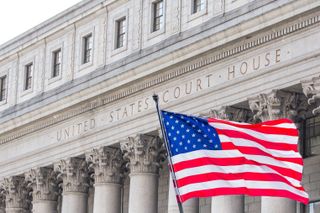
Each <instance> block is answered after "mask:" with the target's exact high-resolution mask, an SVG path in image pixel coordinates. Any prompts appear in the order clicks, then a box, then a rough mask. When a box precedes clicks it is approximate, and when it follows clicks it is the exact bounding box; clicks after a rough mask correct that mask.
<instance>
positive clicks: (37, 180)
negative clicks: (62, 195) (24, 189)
mask: <svg viewBox="0 0 320 213" xmlns="http://www.w3.org/2000/svg"><path fill="white" fill-rule="evenodd" d="M25 180H26V182H28V183H29V184H28V185H29V187H30V188H31V189H32V198H33V199H32V212H33V213H43V212H45V213H57V199H58V186H57V181H56V178H55V174H54V172H53V169H51V168H37V169H32V170H31V171H30V172H27V173H26V174H25Z"/></svg>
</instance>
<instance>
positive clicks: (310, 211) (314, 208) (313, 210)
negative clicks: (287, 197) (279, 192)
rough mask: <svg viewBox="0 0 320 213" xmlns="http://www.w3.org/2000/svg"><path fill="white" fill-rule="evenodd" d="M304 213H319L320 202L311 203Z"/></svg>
mask: <svg viewBox="0 0 320 213" xmlns="http://www.w3.org/2000/svg"><path fill="white" fill-rule="evenodd" d="M301 212H303V213H317V212H320V201H315V202H314V201H310V203H309V204H308V205H307V206H305V208H304V211H301Z"/></svg>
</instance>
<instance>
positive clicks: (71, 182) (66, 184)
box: [54, 158, 89, 193]
mask: <svg viewBox="0 0 320 213" xmlns="http://www.w3.org/2000/svg"><path fill="white" fill-rule="evenodd" d="M54 171H55V172H56V173H57V174H58V175H57V179H58V180H60V181H62V188H63V193H65V192H81V193H87V192H88V187H89V178H88V168H87V164H86V161H85V160H84V159H82V158H69V159H67V160H61V161H60V162H59V163H56V164H54Z"/></svg>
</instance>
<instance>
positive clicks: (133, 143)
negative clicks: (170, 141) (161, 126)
mask: <svg viewBox="0 0 320 213" xmlns="http://www.w3.org/2000/svg"><path fill="white" fill-rule="evenodd" d="M120 145H121V150H122V152H123V153H124V155H123V158H124V160H127V161H128V164H127V165H128V167H129V168H130V171H131V173H139V172H150V173H156V174H157V173H158V170H159V167H160V161H161V160H162V159H165V158H164V153H165V151H164V148H163V144H162V141H161V140H160V138H159V137H158V136H153V135H143V134H138V135H137V136H135V137H129V138H128V140H126V141H123V142H121V143H120Z"/></svg>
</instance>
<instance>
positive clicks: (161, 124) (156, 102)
mask: <svg viewBox="0 0 320 213" xmlns="http://www.w3.org/2000/svg"><path fill="white" fill-rule="evenodd" d="M152 98H153V100H154V102H155V104H156V108H157V113H158V118H159V122H160V127H161V132H162V135H163V140H164V144H165V147H166V150H167V153H168V161H169V167H170V174H171V177H172V181H173V183H174V186H173V187H174V189H175V193H176V195H177V196H178V197H180V194H179V191H178V189H177V187H176V186H177V181H176V175H175V174H174V170H173V166H172V159H171V152H170V149H169V147H168V144H169V143H168V139H167V133H166V130H165V128H164V126H163V121H162V115H161V113H160V108H159V96H158V95H157V94H154V95H153V96H152ZM177 203H178V207H179V212H180V213H184V212H183V208H182V203H181V202H180V200H178V198H177Z"/></svg>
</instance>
